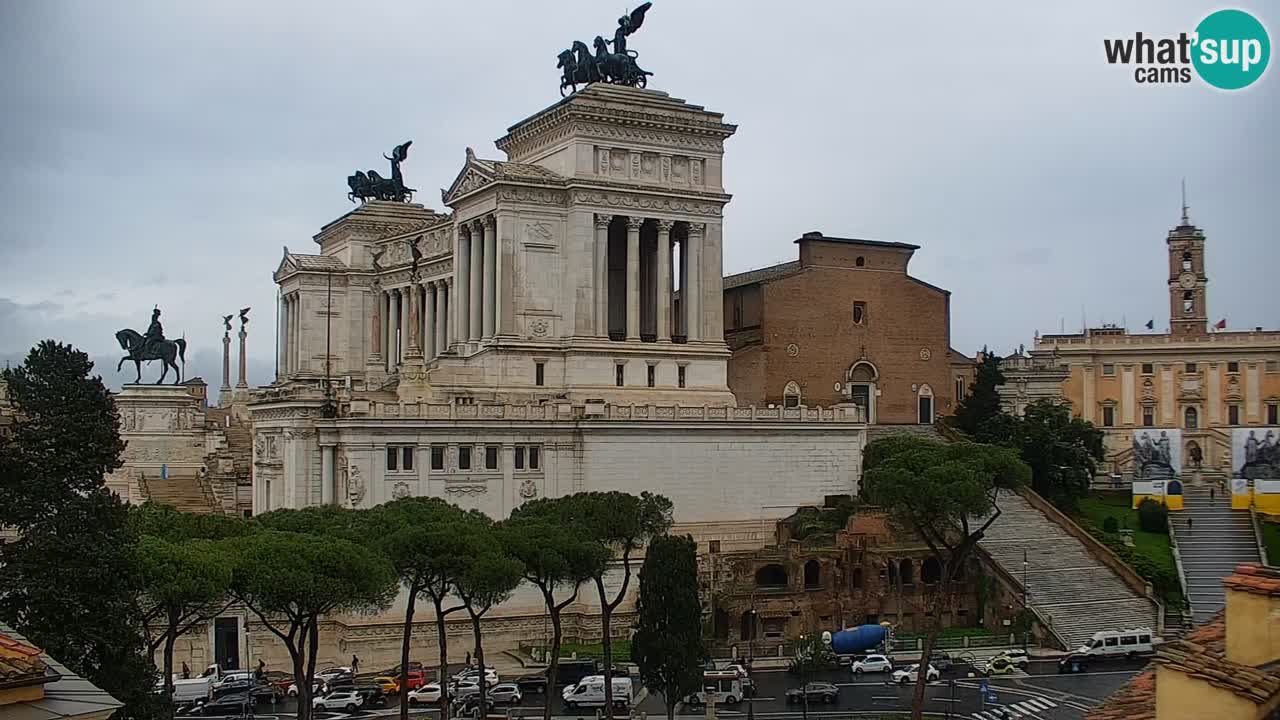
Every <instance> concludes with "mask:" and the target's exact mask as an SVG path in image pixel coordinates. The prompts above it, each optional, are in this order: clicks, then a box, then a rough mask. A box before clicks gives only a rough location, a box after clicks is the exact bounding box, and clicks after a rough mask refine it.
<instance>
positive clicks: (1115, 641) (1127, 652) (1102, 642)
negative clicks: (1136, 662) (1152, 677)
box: [1076, 628, 1160, 657]
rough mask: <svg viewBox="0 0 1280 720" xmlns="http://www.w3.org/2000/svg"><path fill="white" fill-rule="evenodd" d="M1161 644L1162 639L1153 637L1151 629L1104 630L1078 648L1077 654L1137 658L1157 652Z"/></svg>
mask: <svg viewBox="0 0 1280 720" xmlns="http://www.w3.org/2000/svg"><path fill="white" fill-rule="evenodd" d="M1159 643H1160V638H1157V637H1155V636H1154V635H1152V633H1151V630H1150V628H1138V629H1136V630H1103V631H1101V632H1096V633H1094V634H1093V637H1092V638H1091V639H1090V640H1089V642H1087V643H1085V644H1084V645H1081V646H1080V647H1078V648H1076V653H1078V654H1081V655H1088V656H1089V657H1118V656H1124V657H1137V656H1138V655H1146V654H1148V653H1152V652H1155V649H1156V648H1155V646H1156V645H1157V644H1159Z"/></svg>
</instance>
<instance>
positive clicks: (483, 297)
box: [454, 215, 498, 342]
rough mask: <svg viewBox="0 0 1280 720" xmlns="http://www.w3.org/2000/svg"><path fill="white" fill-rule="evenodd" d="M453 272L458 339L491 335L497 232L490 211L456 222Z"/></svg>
mask: <svg viewBox="0 0 1280 720" xmlns="http://www.w3.org/2000/svg"><path fill="white" fill-rule="evenodd" d="M454 273H455V277H457V278H458V313H457V315H456V318H455V321H456V323H457V335H458V338H459V340H460V341H461V340H466V341H471V342H475V341H477V340H480V339H482V338H491V337H493V336H494V333H495V331H496V326H497V317H498V313H497V310H498V233H497V221H496V220H495V219H494V217H493V216H492V215H486V216H485V217H483V218H480V219H477V220H472V221H469V222H465V223H462V224H461V225H459V226H458V246H457V251H456V252H455V254H454Z"/></svg>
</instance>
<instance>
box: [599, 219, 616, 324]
mask: <svg viewBox="0 0 1280 720" xmlns="http://www.w3.org/2000/svg"><path fill="white" fill-rule="evenodd" d="M611 222H613V216H612V215H596V246H595V286H596V322H595V324H596V336H597V337H609V223H611Z"/></svg>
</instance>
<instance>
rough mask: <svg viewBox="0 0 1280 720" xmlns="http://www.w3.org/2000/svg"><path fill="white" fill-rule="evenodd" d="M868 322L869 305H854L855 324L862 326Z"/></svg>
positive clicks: (857, 303) (859, 303) (858, 303)
mask: <svg viewBox="0 0 1280 720" xmlns="http://www.w3.org/2000/svg"><path fill="white" fill-rule="evenodd" d="M866 320H867V304H866V303H864V302H856V303H854V304H853V324H854V325H861V324H863V323H864V322H866Z"/></svg>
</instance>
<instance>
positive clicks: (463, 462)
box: [458, 445, 471, 470]
mask: <svg viewBox="0 0 1280 720" xmlns="http://www.w3.org/2000/svg"><path fill="white" fill-rule="evenodd" d="M458 469H459V470H470V469H471V446H470V445H459V446H458Z"/></svg>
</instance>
